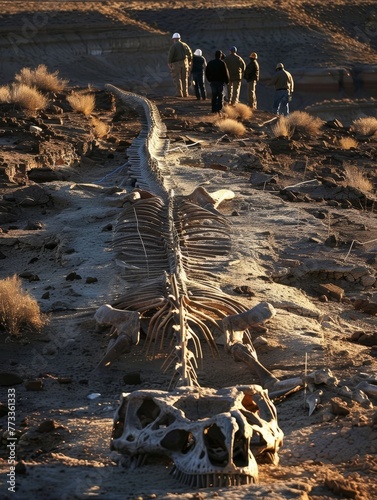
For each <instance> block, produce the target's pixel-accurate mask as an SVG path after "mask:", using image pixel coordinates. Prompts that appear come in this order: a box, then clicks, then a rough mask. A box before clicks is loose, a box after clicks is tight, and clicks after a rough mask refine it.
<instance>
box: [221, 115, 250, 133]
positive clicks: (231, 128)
mask: <svg viewBox="0 0 377 500" xmlns="http://www.w3.org/2000/svg"><path fill="white" fill-rule="evenodd" d="M215 125H216V127H217V128H218V129H219V130H221V132H225V133H226V134H231V135H235V136H236V137H241V136H242V135H244V134H245V132H246V127H245V126H244V125H243V124H242V123H241V122H238V121H237V120H233V119H232V118H222V119H221V120H218V121H217V122H215Z"/></svg>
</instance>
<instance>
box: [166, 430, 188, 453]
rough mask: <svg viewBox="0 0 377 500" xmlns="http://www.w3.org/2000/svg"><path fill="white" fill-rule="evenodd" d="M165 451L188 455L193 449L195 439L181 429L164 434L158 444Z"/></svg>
mask: <svg viewBox="0 0 377 500" xmlns="http://www.w3.org/2000/svg"><path fill="white" fill-rule="evenodd" d="M160 444H161V446H162V447H163V448H165V449H166V450H171V451H179V452H181V453H183V454H186V453H188V452H189V451H190V450H192V449H193V448H194V447H195V439H194V436H193V435H192V433H191V432H188V431H185V430H183V429H174V430H172V431H170V432H168V433H167V434H166V436H164V438H163V439H162V440H161V442H160Z"/></svg>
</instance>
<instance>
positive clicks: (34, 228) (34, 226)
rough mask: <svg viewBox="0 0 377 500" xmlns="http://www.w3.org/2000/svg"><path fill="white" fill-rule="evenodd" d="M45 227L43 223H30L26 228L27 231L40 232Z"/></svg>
mask: <svg viewBox="0 0 377 500" xmlns="http://www.w3.org/2000/svg"><path fill="white" fill-rule="evenodd" d="M43 228H44V226H43V224H42V222H30V221H29V222H28V223H27V224H26V226H25V231H40V230H41V229H43Z"/></svg>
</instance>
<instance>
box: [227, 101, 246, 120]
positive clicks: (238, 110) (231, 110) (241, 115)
mask: <svg viewBox="0 0 377 500" xmlns="http://www.w3.org/2000/svg"><path fill="white" fill-rule="evenodd" d="M222 111H223V112H224V114H225V115H226V117H227V118H231V119H233V120H236V119H237V118H238V119H240V120H249V119H250V118H251V117H252V116H253V110H252V109H251V108H250V106H247V105H246V104H242V103H241V102H238V103H237V104H235V105H234V106H231V105H229V104H226V105H225V106H224V107H223V110H222Z"/></svg>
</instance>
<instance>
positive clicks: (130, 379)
mask: <svg viewBox="0 0 377 500" xmlns="http://www.w3.org/2000/svg"><path fill="white" fill-rule="evenodd" d="M123 383H125V384H126V385H139V384H141V377H140V373H139V372H131V373H126V375H124V377H123Z"/></svg>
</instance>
